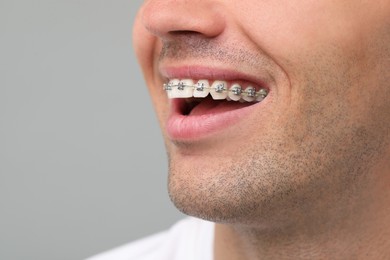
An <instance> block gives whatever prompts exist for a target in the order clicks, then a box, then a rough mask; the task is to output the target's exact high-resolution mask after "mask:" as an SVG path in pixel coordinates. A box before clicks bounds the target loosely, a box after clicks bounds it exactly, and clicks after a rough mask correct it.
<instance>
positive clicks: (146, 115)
mask: <svg viewBox="0 0 390 260" xmlns="http://www.w3.org/2000/svg"><path fill="white" fill-rule="evenodd" d="M142 2H143V1H140V0H139V1H135V0H126V1H125V0H116V1H111V0H0V259H1V260H14V259H18V260H19V259H34V260H36V259H37V260H38V259H39V260H45V259H50V260H53V259H67V260H68V259H83V258H85V257H87V256H90V255H93V254H95V253H98V252H101V251H104V250H107V249H110V248H112V247H115V246H118V245H121V244H123V243H126V242H128V241H131V240H133V239H136V238H139V237H142V236H145V235H147V234H151V233H154V232H156V231H158V230H161V229H165V228H167V227H169V226H170V225H171V224H172V223H174V222H175V221H176V220H177V219H179V218H182V217H183V215H181V214H179V213H178V212H177V210H176V209H175V208H174V207H173V206H172V205H171V203H170V201H169V199H168V195H167V191H166V177H167V176H166V175H167V174H166V168H167V165H166V155H165V151H164V148H163V142H162V139H161V137H160V130H159V128H158V125H157V121H156V119H155V115H154V112H153V110H152V105H151V102H150V100H149V97H148V94H147V90H146V88H145V86H144V82H143V79H142V76H141V72H140V69H139V68H138V65H137V64H136V60H135V57H134V54H133V50H132V46H131V30H132V23H133V19H134V16H135V13H136V11H137V9H138V7H139V6H140V4H141V3H142Z"/></svg>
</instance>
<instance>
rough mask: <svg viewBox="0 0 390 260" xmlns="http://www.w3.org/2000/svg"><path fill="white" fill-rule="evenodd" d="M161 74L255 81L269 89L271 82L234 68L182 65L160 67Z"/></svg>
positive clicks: (189, 77) (165, 75) (170, 76)
mask: <svg viewBox="0 0 390 260" xmlns="http://www.w3.org/2000/svg"><path fill="white" fill-rule="evenodd" d="M159 71H160V74H161V76H162V77H163V78H164V79H165V80H166V81H168V80H170V79H195V80H196V79H197V80H200V79H207V80H225V81H246V82H251V83H254V84H255V85H258V86H260V87H263V88H267V89H269V87H270V86H269V85H270V82H269V80H267V78H266V77H265V76H262V75H250V74H247V73H244V72H240V71H237V70H232V69H225V68H214V67H205V66H190V65H189V66H181V67H173V66H172V67H169V66H166V67H160V69H159Z"/></svg>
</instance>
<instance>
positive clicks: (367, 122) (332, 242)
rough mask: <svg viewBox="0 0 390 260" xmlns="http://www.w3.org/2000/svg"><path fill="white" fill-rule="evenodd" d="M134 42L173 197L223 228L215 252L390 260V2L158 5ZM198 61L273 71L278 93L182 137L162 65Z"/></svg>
mask: <svg viewBox="0 0 390 260" xmlns="http://www.w3.org/2000/svg"><path fill="white" fill-rule="evenodd" d="M134 47H135V50H136V53H137V57H138V59H139V62H140V65H141V67H142V70H143V73H144V76H145V80H146V83H147V86H148V89H149V92H150V95H151V98H152V101H153V104H154V106H155V109H156V113H157V115H158V119H159V122H160V124H161V129H162V132H163V135H164V138H165V144H166V148H167V152H168V158H169V193H170V196H171V199H172V201H173V202H174V203H175V205H176V206H177V207H178V208H179V209H180V210H181V211H183V212H184V213H186V214H188V215H193V216H196V217H200V218H204V219H207V220H211V221H214V222H216V223H217V225H216V231H215V259H216V260H220V259H224V260H233V259H244V260H245V259H389V258H390V224H389V223H390V70H389V69H388V68H390V1H389V0H378V1H375V3H373V2H372V1H368V0H362V1H352V0H350V1H349V0H345V1H332V0H318V1H310V0H300V1H298V0H293V1H259V0H246V1H232V0H229V1H222V0H199V1H186V0H148V1H145V2H144V5H143V7H142V8H141V9H140V11H139V14H138V16H137V19H136V22H135V26H134ZM199 64H207V66H210V67H211V68H225V69H226V68H227V69H236V68H240V70H241V71H244V72H246V73H249V74H254V75H256V73H260V74H262V75H263V76H264V77H266V78H267V79H269V82H270V95H269V97H268V101H266V102H265V103H264V104H263V105H261V106H258V108H256V109H258V111H257V112H256V113H251V114H249V115H246V117H245V118H244V119H243V120H241V121H240V124H237V125H234V126H230V127H228V128H227V129H225V130H223V131H221V132H220V133H218V134H212V135H209V136H206V137H204V138H200V139H197V140H191V141H189V140H186V141H183V140H172V139H170V138H169V137H168V135H167V134H166V131H165V125H166V121H167V118H168V113H169V109H170V107H169V106H170V105H169V101H168V99H167V97H166V94H165V93H164V92H163V90H162V85H163V83H165V82H166V79H165V78H164V77H162V75H161V73H160V70H159V68H161V67H164V66H184V67H185V66H191V65H199ZM238 151H239V152H238Z"/></svg>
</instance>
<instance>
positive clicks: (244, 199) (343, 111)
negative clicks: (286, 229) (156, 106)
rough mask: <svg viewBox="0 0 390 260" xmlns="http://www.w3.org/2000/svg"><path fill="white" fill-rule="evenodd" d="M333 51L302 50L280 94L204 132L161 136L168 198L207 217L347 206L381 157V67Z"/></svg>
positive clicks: (240, 218)
mask: <svg viewBox="0 0 390 260" xmlns="http://www.w3.org/2000/svg"><path fill="white" fill-rule="evenodd" d="M339 55H340V53H337V54H332V53H329V52H328V53H326V52H324V53H323V54H322V55H320V56H316V57H312V59H310V57H309V60H307V61H303V60H302V61H301V63H300V66H301V69H302V70H303V71H304V73H303V74H302V75H300V76H299V81H298V80H297V81H296V82H295V85H291V86H287V85H286V86H284V87H286V88H291V93H290V95H291V96H290V97H291V99H288V102H287V99H282V98H280V99H279V98H278V97H277V96H272V97H271V96H270V97H269V98H270V99H269V100H268V101H267V102H268V103H264V104H265V105H264V107H262V108H259V111H255V112H253V113H252V114H250V115H248V116H246V117H245V116H244V118H243V120H242V121H240V123H238V124H237V125H234V126H227V127H228V130H224V131H221V132H220V133H218V132H217V133H215V134H213V135H212V136H210V137H208V138H206V140H196V141H189V142H185V141H184V142H182V141H174V142H172V141H171V140H167V148H168V153H169V191H170V196H171V198H172V200H173V202H174V203H175V205H176V206H177V207H178V208H179V209H180V210H182V211H183V212H185V213H187V214H189V215H195V216H198V217H202V218H205V219H209V220H213V221H220V222H234V223H237V222H238V223H247V224H254V223H256V224H257V225H258V224H261V225H264V226H266V227H270V226H273V225H274V226H277V227H280V225H282V224H283V225H297V222H302V223H306V222H307V220H308V219H316V222H317V223H319V222H321V220H323V221H324V222H327V221H329V218H330V216H329V215H328V214H326V213H327V212H329V214H330V213H332V212H333V213H334V212H336V211H337V212H338V213H337V214H336V215H337V216H340V215H342V214H345V216H347V215H349V214H350V213H351V212H352V211H354V210H355V207H357V205H356V203H358V202H359V201H360V198H359V196H364V195H363V193H362V191H364V190H366V189H368V187H366V186H367V185H368V183H369V179H370V177H369V175H370V169H372V167H373V166H374V165H375V164H377V163H380V160H381V159H383V158H388V147H389V122H390V114H389V111H390V102H389V101H390V99H389V97H390V96H389V92H388V91H386V89H388V87H384V86H385V84H388V83H387V81H386V80H385V77H383V78H382V80H380V81H379V82H378V81H377V79H378V78H376V76H378V75H375V76H373V77H369V76H368V75H363V73H361V71H359V70H356V71H354V69H353V68H354V66H355V65H354V64H353V62H351V61H350V60H349V58H348V59H340V56H339ZM366 73H367V71H366ZM368 74H370V73H369V72H368ZM372 80H374V81H372ZM374 82H375V83H374ZM381 84H384V85H381ZM380 93H382V94H383V96H382V94H380ZM272 99H273V100H272ZM386 149H387V150H386ZM341 212H344V213H341ZM303 225H304V224H303Z"/></svg>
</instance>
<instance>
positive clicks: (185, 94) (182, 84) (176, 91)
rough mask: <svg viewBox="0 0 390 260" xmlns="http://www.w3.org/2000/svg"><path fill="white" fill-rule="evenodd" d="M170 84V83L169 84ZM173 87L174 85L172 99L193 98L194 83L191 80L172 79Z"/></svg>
mask: <svg viewBox="0 0 390 260" xmlns="http://www.w3.org/2000/svg"><path fill="white" fill-rule="evenodd" d="M170 83H171V82H170ZM173 85H176V86H177V87H176V88H172V90H171V92H172V95H171V96H172V97H175V98H189V97H192V96H193V93H194V89H193V85H194V81H193V80H192V79H183V80H178V79H174V80H173Z"/></svg>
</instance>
